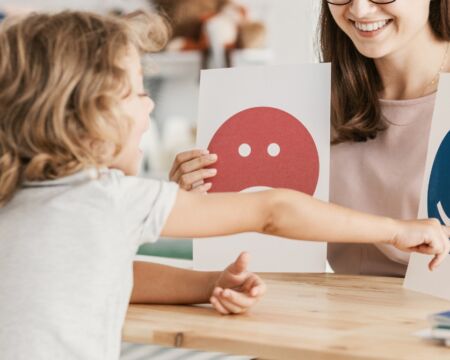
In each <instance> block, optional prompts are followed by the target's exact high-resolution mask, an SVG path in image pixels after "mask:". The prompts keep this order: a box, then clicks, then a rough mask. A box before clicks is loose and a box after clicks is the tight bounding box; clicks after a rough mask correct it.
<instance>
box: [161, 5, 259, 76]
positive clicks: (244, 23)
mask: <svg viewBox="0 0 450 360" xmlns="http://www.w3.org/2000/svg"><path fill="white" fill-rule="evenodd" d="M152 3H153V4H154V5H155V6H156V8H157V9H159V10H160V11H162V12H164V13H166V14H167V16H168V17H169V18H170V19H171V21H172V24H173V28H174V29H173V39H172V41H171V42H170V43H169V44H168V46H167V50H168V51H189V50H198V51H200V52H201V53H202V68H220V67H225V66H226V67H229V66H232V64H231V61H230V59H231V57H230V54H231V52H230V51H231V50H233V49H247V48H264V47H265V46H266V38H267V34H266V27H265V25H264V23H263V22H260V21H255V20H252V19H251V17H250V15H249V10H248V9H247V8H246V7H245V6H243V5H241V4H240V3H239V2H238V1H233V0H190V1H185V0H153V1H152Z"/></svg>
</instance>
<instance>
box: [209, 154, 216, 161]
mask: <svg viewBox="0 0 450 360" xmlns="http://www.w3.org/2000/svg"><path fill="white" fill-rule="evenodd" d="M208 160H211V161H215V160H217V155H216V154H211V155H209V156H208Z"/></svg>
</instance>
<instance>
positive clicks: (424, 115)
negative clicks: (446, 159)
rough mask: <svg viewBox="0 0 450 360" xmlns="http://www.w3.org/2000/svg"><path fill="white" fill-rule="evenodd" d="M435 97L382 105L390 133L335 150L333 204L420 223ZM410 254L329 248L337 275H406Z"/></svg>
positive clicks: (389, 249)
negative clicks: (418, 216) (421, 197)
mask: <svg viewBox="0 0 450 360" xmlns="http://www.w3.org/2000/svg"><path fill="white" fill-rule="evenodd" d="M435 100H436V94H435V93H434V94H431V95H428V96H425V97H422V98H419V99H414V100H381V106H382V112H383V114H384V116H385V117H386V119H387V120H388V122H389V124H390V125H389V128H388V129H387V130H386V131H384V132H382V133H380V134H379V135H378V136H377V138H376V139H375V140H369V141H367V142H363V143H353V142H352V143H343V144H339V145H336V146H333V147H332V150H331V183H330V201H331V202H334V203H336V204H339V205H343V206H346V207H349V208H353V209H356V210H360V211H364V212H368V213H372V214H377V215H386V216H390V217H394V218H399V219H416V218H417V215H418V208H419V200H420V194H421V190H422V180H423V175H424V171H425V162H426V154H427V148H428V137H429V132H430V128H431V120H432V117H433V109H434V103H435ZM408 259H409V253H405V252H402V251H400V250H397V249H395V248H394V247H393V246H390V245H360V244H356V245H348V244H329V245H328V261H329V263H330V265H331V267H332V268H333V270H334V271H335V272H337V273H346V274H364V275H386V276H404V275H405V272H406V265H407V263H408Z"/></svg>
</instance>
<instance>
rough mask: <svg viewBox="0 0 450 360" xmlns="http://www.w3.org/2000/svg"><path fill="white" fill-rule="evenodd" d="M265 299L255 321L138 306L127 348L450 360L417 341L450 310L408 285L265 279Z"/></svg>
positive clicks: (318, 277)
mask: <svg viewBox="0 0 450 360" xmlns="http://www.w3.org/2000/svg"><path fill="white" fill-rule="evenodd" d="M263 277H264V278H265V279H266V281H267V284H268V293H267V295H266V296H265V298H264V299H263V300H262V301H261V302H260V303H259V304H258V305H257V306H256V307H255V308H254V309H253V310H252V311H251V312H250V313H248V314H245V315H239V316H221V315H218V314H217V313H215V312H214V311H213V310H212V309H211V308H209V307H206V306H203V307H201V306H162V305H157V306H155V305H151V306H149V305H132V306H130V308H129V311H128V315H127V319H126V322H125V326H124V331H123V335H124V340H125V341H127V342H134V343H152V344H159V345H164V346H175V347H184V348H192V349H199V350H207V351H222V352H226V353H232V354H241V355H252V356H255V357H258V358H264V359H282V360H287V359H333V360H338V359H395V360H400V359H408V360H410V359H421V360H422V359H425V360H434V359H450V349H449V348H445V347H442V346H439V345H437V344H435V343H432V342H429V341H425V340H423V339H420V338H418V337H417V336H415V335H414V333H415V332H417V331H419V330H422V329H425V328H427V327H428V323H427V321H426V317H427V315H428V314H430V313H433V312H438V311H443V310H447V309H450V302H448V301H444V300H440V299H437V298H433V297H430V296H427V295H423V294H420V293H416V292H413V291H409V290H406V289H403V288H402V280H401V279H395V278H382V277H363V276H344V275H334V274H277V275H276V274H265V275H263Z"/></svg>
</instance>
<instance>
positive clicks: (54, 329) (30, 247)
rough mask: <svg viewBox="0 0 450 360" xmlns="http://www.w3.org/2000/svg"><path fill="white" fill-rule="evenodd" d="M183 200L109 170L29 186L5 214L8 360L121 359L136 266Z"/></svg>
mask: <svg viewBox="0 0 450 360" xmlns="http://www.w3.org/2000/svg"><path fill="white" fill-rule="evenodd" d="M177 193H178V186H177V185H176V184H175V183H168V182H163V181H156V180H148V179H141V178H137V177H128V176H124V175H123V173H122V172H120V171H117V170H106V169H105V170H101V171H100V173H98V172H97V170H94V169H90V170H86V171H83V172H80V173H77V174H75V175H72V176H68V177H65V178H61V179H58V180H54V181H46V182H38V183H26V184H25V185H24V187H23V188H21V189H20V190H19V191H18V192H17V193H16V195H15V196H14V198H13V199H12V200H11V202H9V203H8V204H7V205H6V206H5V207H3V208H0V358H1V359H15V360H20V359H26V360H30V359H33V360H40V359H45V360H52V359H64V360H70V359H82V360H89V359H108V360H110V359H117V358H118V357H119V352H120V340H121V330H122V326H123V322H124V318H125V315H126V311H127V306H128V302H129V299H130V295H131V290H132V285H133V284H132V282H133V273H132V270H133V258H134V256H135V254H136V252H137V249H138V247H139V246H140V245H141V244H142V243H144V242H153V241H156V240H157V238H158V236H159V234H160V232H161V230H162V228H163V226H164V223H165V221H166V219H167V217H168V215H169V213H170V211H171V210H172V207H173V205H174V203H175V199H176V196H177Z"/></svg>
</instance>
